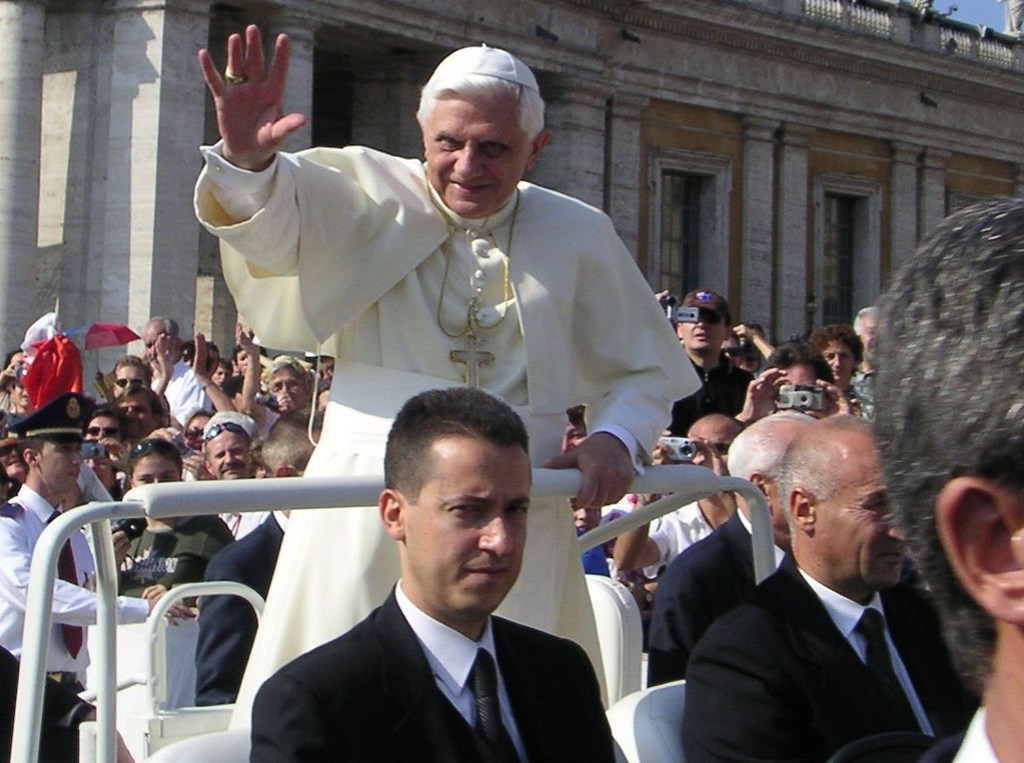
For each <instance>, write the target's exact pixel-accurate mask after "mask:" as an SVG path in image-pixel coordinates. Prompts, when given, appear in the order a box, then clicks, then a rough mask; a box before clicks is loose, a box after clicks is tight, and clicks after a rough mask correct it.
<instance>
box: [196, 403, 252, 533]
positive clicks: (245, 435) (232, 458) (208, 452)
mask: <svg viewBox="0 0 1024 763" xmlns="http://www.w3.org/2000/svg"><path fill="white" fill-rule="evenodd" d="M258 434H259V429H258V427H257V426H256V422H255V421H254V420H253V419H252V418H251V417H250V416H246V415H245V414H244V413H238V412H236V411H218V412H217V413H215V414H214V415H213V416H211V417H210V420H209V421H207V422H206V426H205V427H203V457H204V459H205V460H206V469H207V471H208V472H209V473H210V474H212V475H213V478H214V479H217V480H247V479H251V478H252V476H253V459H252V444H253V441H254V440H255V439H256V437H257V435H258ZM220 518H221V519H223V520H224V522H225V524H227V526H228V528H229V529H230V530H231V534H232V535H234V536H235V539H236V540H238V539H240V538H243V537H245V536H246V535H248V534H249V533H250V532H252V531H253V530H255V529H256V528H257V527H259V526H260V524H261V523H262V522H263V520H264V519H266V518H267V512H265V511H257V512H249V513H246V514H239V513H227V514H221V515H220Z"/></svg>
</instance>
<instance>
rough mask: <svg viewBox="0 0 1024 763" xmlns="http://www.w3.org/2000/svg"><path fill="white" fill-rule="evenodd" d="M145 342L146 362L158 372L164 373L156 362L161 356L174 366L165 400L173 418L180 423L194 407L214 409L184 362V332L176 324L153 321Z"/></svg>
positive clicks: (168, 381)
mask: <svg viewBox="0 0 1024 763" xmlns="http://www.w3.org/2000/svg"><path fill="white" fill-rule="evenodd" d="M142 339H143V341H144V342H145V343H146V359H147V360H149V362H150V364H152V365H153V367H154V369H155V370H156V371H157V373H162V372H161V371H160V365H159V364H157V362H156V361H157V355H158V354H159V353H166V357H167V360H168V361H169V362H170V363H171V364H172V366H171V375H170V378H168V379H167V383H166V387H165V388H164V397H166V398H167V406H168V408H169V409H170V412H171V415H172V416H173V417H174V418H176V419H177V420H179V421H180V420H181V419H182V418H183V417H184V416H185V414H187V413H188V412H189V411H191V410H193V409H194V408H210V407H212V405H211V403H210V398H209V397H207V395H206V390H205V389H204V388H203V386H202V385H201V384H200V383H199V382H198V381H197V380H196V376H195V373H194V372H193V370H192V368H191V366H189V365H188V363H186V362H185V361H184V360H182V357H181V329H180V328H179V327H178V322H177V321H175V320H173V319H171V318H165V317H163V316H156V317H154V318H150V319H149V322H148V323H147V324H146V328H145V329H144V330H143V332H142ZM161 381H162V380H161Z"/></svg>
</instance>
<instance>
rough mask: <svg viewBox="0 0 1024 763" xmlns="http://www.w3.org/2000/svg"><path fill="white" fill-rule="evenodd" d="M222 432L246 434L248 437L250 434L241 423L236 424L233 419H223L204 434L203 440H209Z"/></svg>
mask: <svg viewBox="0 0 1024 763" xmlns="http://www.w3.org/2000/svg"><path fill="white" fill-rule="evenodd" d="M221 432H233V433H234V434H244V435H245V436H246V437H248V436H249V433H248V432H246V431H245V429H244V428H243V427H242V425H241V424H236V423H235V422H233V421H222V422H220V423H217V424H214V425H213V426H212V427H210V430H209V431H208V432H207V433H206V434H205V435H203V442H204V443H206V442H209V441H210V440H212V439H213V438H214V437H216V436H217V435H219V434H220V433H221Z"/></svg>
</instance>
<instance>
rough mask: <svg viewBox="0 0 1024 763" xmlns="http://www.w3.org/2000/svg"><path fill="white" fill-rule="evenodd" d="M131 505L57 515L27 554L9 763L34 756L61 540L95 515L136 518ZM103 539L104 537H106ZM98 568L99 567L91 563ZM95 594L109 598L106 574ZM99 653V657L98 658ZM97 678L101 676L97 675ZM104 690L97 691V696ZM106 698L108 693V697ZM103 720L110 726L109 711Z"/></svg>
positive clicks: (93, 505)
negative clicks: (29, 557) (29, 562)
mask: <svg viewBox="0 0 1024 763" xmlns="http://www.w3.org/2000/svg"><path fill="white" fill-rule="evenodd" d="M140 515H141V512H140V511H139V506H138V505H137V504H135V505H133V504H121V503H114V502H109V503H90V504H87V505H85V506H80V507H78V508H76V509H73V510H72V511H66V512H63V513H61V515H60V516H59V517H57V518H56V519H55V520H53V521H52V522H50V523H49V524H48V525H47V526H46V527H45V528H44V529H43V532H42V534H41V535H40V536H39V541H38V542H37V543H36V547H35V550H34V551H33V553H32V569H31V570H30V571H29V583H28V592H27V594H26V606H25V630H24V633H23V635H22V652H21V671H20V674H19V678H18V695H17V706H16V707H15V709H14V738H13V740H12V744H11V761H16V762H17V763H34V761H35V760H36V759H37V758H38V757H39V725H40V720H41V718H42V713H43V686H44V681H46V680H47V679H46V659H47V656H48V655H47V650H48V647H49V638H48V636H49V632H50V624H51V620H52V610H53V585H54V581H55V580H56V577H57V558H58V555H59V554H60V549H61V548H62V547H63V545H64V543H65V541H67V539H68V538H70V537H71V535H72V533H74V532H76V531H77V530H78V529H79V528H80V527H83V526H84V525H86V524H89V523H91V522H95V521H98V520H101V519H109V518H110V517H118V516H140ZM108 542H109V541H108ZM100 545H101V546H102V543H101V544H100ZM97 570H99V567H97ZM96 582H97V584H98V588H97V593H98V594H99V595H100V596H103V595H106V596H109V597H111V600H112V599H113V597H114V595H115V594H116V592H117V587H116V584H115V586H114V587H113V589H111V587H110V581H109V579H108V576H107V575H99V576H98V577H97V581H96ZM102 657H105V655H101V658H102ZM99 680H100V681H101V682H103V681H104V680H107V677H106V676H100V679H99ZM104 693H105V690H103V689H101V690H100V692H99V695H100V696H103V695H104ZM108 696H109V695H108ZM107 715H108V717H107V718H106V722H107V723H108V724H109V726H110V729H113V727H114V717H113V714H110V713H108V714H107Z"/></svg>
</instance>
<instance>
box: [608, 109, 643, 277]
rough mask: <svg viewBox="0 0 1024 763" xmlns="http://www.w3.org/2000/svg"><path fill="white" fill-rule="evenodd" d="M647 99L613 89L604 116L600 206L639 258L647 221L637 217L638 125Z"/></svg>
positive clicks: (639, 258)
mask: <svg viewBox="0 0 1024 763" xmlns="http://www.w3.org/2000/svg"><path fill="white" fill-rule="evenodd" d="M648 102H649V99H647V98H644V97H641V96H639V95H633V94H631V93H616V95H615V97H614V98H613V99H612V100H611V102H610V103H609V104H608V110H609V113H608V114H607V115H606V117H607V118H606V119H605V124H607V125H608V134H607V136H606V142H605V157H606V161H605V167H606V171H605V178H604V188H605V192H604V202H603V208H604V210H605V211H606V212H607V213H608V214H609V215H610V216H611V218H612V221H613V222H614V223H615V228H616V230H617V231H618V232H619V235H620V236H621V237H622V240H623V241H624V242H625V244H626V248H627V249H629V251H630V252H631V253H632V254H633V256H634V257H636V258H637V259H638V260H640V261H642V262H646V260H647V257H646V256H645V254H644V253H642V252H640V251H638V250H637V244H638V240H639V235H640V228H641V226H645V225H647V221H646V220H640V185H641V183H642V182H643V179H642V178H641V177H640V167H641V166H643V161H642V157H641V156H640V152H641V151H642V150H643V149H642V144H641V137H640V133H641V129H640V128H641V126H642V125H641V119H642V117H643V111H644V109H645V108H646V107H647V104H648Z"/></svg>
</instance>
